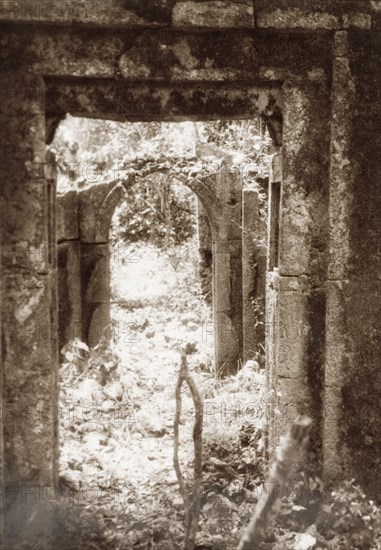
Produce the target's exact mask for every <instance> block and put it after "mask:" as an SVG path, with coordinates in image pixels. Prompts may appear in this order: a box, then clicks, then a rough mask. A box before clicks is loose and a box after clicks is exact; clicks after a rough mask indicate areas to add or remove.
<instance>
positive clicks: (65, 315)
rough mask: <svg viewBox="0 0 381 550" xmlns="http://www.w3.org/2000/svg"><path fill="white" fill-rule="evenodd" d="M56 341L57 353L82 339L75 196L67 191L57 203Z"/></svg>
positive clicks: (79, 244)
mask: <svg viewBox="0 0 381 550" xmlns="http://www.w3.org/2000/svg"><path fill="white" fill-rule="evenodd" d="M57 241H58V337H59V349H60V350H61V349H62V347H63V346H64V345H65V344H67V343H68V342H69V341H70V340H73V339H74V338H80V339H82V338H83V336H82V296H81V243H80V241H79V223H78V194H77V192H76V191H69V192H67V193H65V194H63V195H60V196H58V200H57Z"/></svg>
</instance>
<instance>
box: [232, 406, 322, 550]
mask: <svg viewBox="0 0 381 550" xmlns="http://www.w3.org/2000/svg"><path fill="white" fill-rule="evenodd" d="M311 424H312V420H311V419H310V418H308V417H307V416H305V417H303V418H301V419H300V420H297V421H296V422H294V423H293V424H292V425H291V427H290V429H289V431H288V433H287V435H286V437H284V438H283V439H282V440H281V442H280V444H279V447H278V448H277V450H276V458H275V462H274V463H273V465H272V467H271V470H270V474H269V482H268V483H267V484H266V486H265V488H264V491H263V494H262V497H261V499H260V501H259V502H258V504H257V506H256V508H255V511H254V514H253V516H252V518H251V521H250V523H249V525H248V527H247V529H246V532H245V533H244V535H243V537H242V539H241V541H240V543H239V545H238V549H237V550H255V549H256V548H257V547H258V544H259V543H260V542H261V541H262V540H263V538H264V534H265V531H266V527H267V524H268V522H269V520H270V518H271V516H272V514H273V513H274V509H275V506H276V504H277V502H278V500H279V498H280V496H281V490H280V489H281V488H282V485H283V484H284V483H286V482H287V481H289V480H290V479H291V478H292V476H293V474H294V470H295V465H296V464H297V461H298V458H299V453H300V449H301V448H302V446H303V444H304V442H305V441H306V439H307V436H308V433H309V430H310V427H311Z"/></svg>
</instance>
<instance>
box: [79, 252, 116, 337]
mask: <svg viewBox="0 0 381 550" xmlns="http://www.w3.org/2000/svg"><path fill="white" fill-rule="evenodd" d="M81 262H82V263H81V288H82V330H83V337H84V339H85V341H86V342H87V344H88V345H89V346H95V345H96V344H98V342H99V340H100V338H101V337H102V335H103V334H105V335H107V336H110V332H109V325H110V322H111V320H110V299H111V297H110V252H109V245H108V244H107V243H106V244H105V243H82V244H81Z"/></svg>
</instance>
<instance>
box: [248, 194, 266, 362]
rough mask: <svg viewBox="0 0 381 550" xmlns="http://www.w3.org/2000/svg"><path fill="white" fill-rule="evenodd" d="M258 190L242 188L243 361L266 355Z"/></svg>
mask: <svg viewBox="0 0 381 550" xmlns="http://www.w3.org/2000/svg"><path fill="white" fill-rule="evenodd" d="M260 242H261V228H260V216H259V202H258V193H257V191H255V190H252V189H244V190H243V191H242V303H243V361H244V362H245V361H248V360H249V359H253V358H255V357H257V356H258V354H263V351H264V345H265V339H264V330H263V327H264V322H265V319H264V312H265V285H264V284H263V283H264V281H265V279H264V277H263V271H264V270H265V269H266V263H265V262H266V253H265V250H264V249H263V247H262V249H261V246H260Z"/></svg>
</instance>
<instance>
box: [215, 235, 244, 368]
mask: <svg viewBox="0 0 381 550" xmlns="http://www.w3.org/2000/svg"><path fill="white" fill-rule="evenodd" d="M233 262H234V255H233V251H232V250H231V246H230V243H229V242H228V241H219V242H217V243H216V244H215V246H214V250H213V271H214V279H213V299H214V334H215V358H216V359H215V360H216V367H217V373H218V375H219V376H224V375H226V374H235V373H236V372H237V370H238V368H239V359H240V335H239V327H237V326H236V325H235V324H234V318H233V303H232V286H233V276H234V275H233V270H234V263H233Z"/></svg>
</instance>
